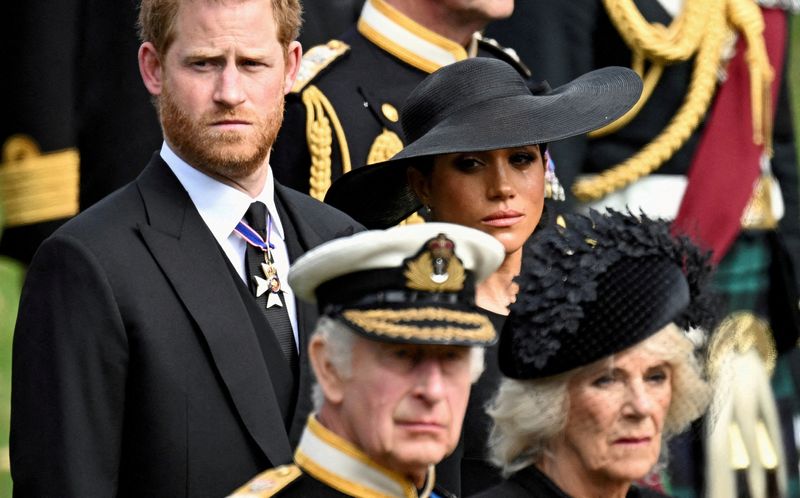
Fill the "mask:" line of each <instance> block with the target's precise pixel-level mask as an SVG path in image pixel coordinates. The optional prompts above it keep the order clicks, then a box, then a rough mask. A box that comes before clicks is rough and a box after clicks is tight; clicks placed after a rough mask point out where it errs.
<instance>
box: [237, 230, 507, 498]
mask: <svg viewBox="0 0 800 498" xmlns="http://www.w3.org/2000/svg"><path fill="white" fill-rule="evenodd" d="M502 259H503V249H502V247H501V246H500V244H499V243H498V242H497V241H496V240H495V239H494V238H492V237H489V236H487V235H486V234H483V233H481V232H479V231H477V230H473V229H470V228H466V227H462V226H457V225H451V224H444V223H428V224H424V225H410V226H402V227H396V228H392V229H390V230H388V231H372V232H364V233H361V234H358V235H356V236H352V237H348V238H346V239H340V240H337V241H333V242H331V243H327V244H325V245H323V246H320V247H319V248H317V249H316V250H314V251H311V252H309V253H308V254H307V255H306V256H305V257H303V258H301V259H300V260H298V262H297V263H296V264H295V265H294V266H293V268H292V270H291V272H290V277H289V280H290V282H291V285H292V288H293V289H295V292H296V293H297V294H298V295H299V296H302V297H304V298H306V299H309V300H313V299H316V301H317V302H318V306H319V309H320V312H321V313H322V317H321V318H320V320H319V322H318V324H317V330H316V332H315V335H314V336H313V338H312V339H311V341H310V343H309V356H310V358H311V362H312V366H313V368H314V372H315V374H316V378H317V382H318V385H317V386H316V392H315V407H316V413H315V414H313V415H311V416H310V417H309V419H308V423H307V424H306V428H305V431H304V433H303V436H302V438H301V440H300V444H299V446H298V448H297V450H296V452H295V455H294V463H293V464H291V465H286V466H282V467H278V468H275V469H271V470H268V471H266V472H264V473H262V474H261V475H259V476H257V477H256V478H254V479H253V480H252V481H250V482H249V483H247V484H245V485H244V486H243V487H242V488H240V489H239V490H238V491H237V492H236V493H235V494H234V496H259V497H264V496H275V495H279V496H315V497H325V496H357V497H363V496H390V497H409V498H412V497H413V498H416V497H427V496H431V497H433V496H442V497H446V496H452V495H451V494H450V493H449V492H447V491H445V490H443V489H440V488H439V487H437V486H436V483H435V472H434V465H435V464H436V463H438V462H439V461H440V460H441V459H443V458H444V457H445V456H446V455H447V454H449V453H450V452H451V451H452V450H453V449H454V448H455V446H456V444H457V442H458V438H459V435H460V433H461V423H462V419H463V417H464V412H465V410H466V406H467V399H468V397H469V390H470V384H471V383H472V382H474V381H475V380H476V379H477V377H478V376H479V375H480V373H481V371H482V370H483V346H485V345H488V344H491V343H492V342H493V341H494V339H495V335H496V334H495V330H494V328H493V327H492V325H491V323H490V322H489V321H488V319H487V317H486V316H484V315H482V314H480V313H479V312H478V310H477V308H476V307H475V284H476V282H479V281H480V280H482V279H483V278H485V277H486V276H488V275H490V274H491V273H492V272H493V271H494V270H495V269H496V268H497V266H498V265H499V263H500V262H501V261H502Z"/></svg>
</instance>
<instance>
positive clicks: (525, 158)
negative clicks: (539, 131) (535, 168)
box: [509, 152, 536, 166]
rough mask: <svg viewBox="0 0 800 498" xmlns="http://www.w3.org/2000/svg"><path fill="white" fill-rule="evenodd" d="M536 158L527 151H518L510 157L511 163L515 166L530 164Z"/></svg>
mask: <svg viewBox="0 0 800 498" xmlns="http://www.w3.org/2000/svg"><path fill="white" fill-rule="evenodd" d="M535 160H536V158H535V157H534V156H533V155H532V154H529V153H527V152H518V153H516V154H513V155H512V156H511V158H510V159H509V161H510V162H511V164H513V165H515V166H527V165H529V164H532V163H533V162H534V161H535Z"/></svg>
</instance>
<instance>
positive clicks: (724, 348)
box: [707, 311, 778, 379]
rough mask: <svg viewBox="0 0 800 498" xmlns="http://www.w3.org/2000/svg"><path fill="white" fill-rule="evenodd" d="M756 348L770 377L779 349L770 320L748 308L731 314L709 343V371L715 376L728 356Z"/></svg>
mask: <svg viewBox="0 0 800 498" xmlns="http://www.w3.org/2000/svg"><path fill="white" fill-rule="evenodd" d="M750 348H755V349H756V351H757V352H758V354H759V356H761V359H762V360H763V361H764V369H765V370H766V371H767V374H768V375H769V376H772V372H773V371H774V370H775V362H776V360H777V358H778V351H777V349H776V348H775V340H774V339H773V338H772V332H771V330H770V328H769V325H767V322H766V321H764V320H762V319H761V318H758V317H756V316H755V315H753V314H752V313H749V312H746V311H737V312H735V313H731V314H730V315H728V316H727V317H726V318H725V320H723V322H722V323H721V324H720V325H719V327H717V329H716V330H715V331H714V335H713V336H712V338H711V342H710V343H709V345H708V366H707V369H708V373H709V376H710V377H711V378H712V379H713V378H716V377H717V375H719V373H720V367H721V366H722V362H723V361H725V357H726V356H727V355H728V354H730V353H732V352H735V353H737V354H743V353H745V352H747V351H748V350H749V349H750Z"/></svg>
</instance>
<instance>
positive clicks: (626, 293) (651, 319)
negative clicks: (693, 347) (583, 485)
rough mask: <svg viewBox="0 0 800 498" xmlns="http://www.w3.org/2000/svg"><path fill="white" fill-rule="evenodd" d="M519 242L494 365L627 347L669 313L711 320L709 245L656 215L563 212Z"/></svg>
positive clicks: (553, 366)
mask: <svg viewBox="0 0 800 498" xmlns="http://www.w3.org/2000/svg"><path fill="white" fill-rule="evenodd" d="M565 225H566V226H560V225H555V226H551V227H548V228H546V229H544V230H542V231H540V232H538V233H537V234H535V235H534V236H533V237H532V238H531V239H530V240H529V242H528V243H527V244H526V246H525V249H524V253H523V259H522V261H523V266H522V271H521V273H520V275H519V277H518V283H519V293H518V295H517V301H516V302H515V303H514V304H512V305H511V307H510V311H511V313H510V315H509V318H508V320H507V321H506V323H505V326H504V328H503V331H502V333H501V336H500V344H499V361H500V370H501V371H502V372H503V373H504V374H505V375H506V376H508V377H512V378H516V379H534V378H540V377H548V376H551V375H555V374H559V373H563V372H566V371H569V370H572V369H574V368H577V367H580V366H584V365H588V364H590V363H592V362H594V361H597V360H599V359H601V358H605V357H607V356H610V355H612V354H614V353H617V352H620V351H622V350H624V349H627V348H629V347H631V346H633V345H635V344H637V343H639V342H641V341H643V340H644V339H646V338H648V337H650V336H651V335H653V334H655V333H656V332H658V331H659V330H661V329H662V328H663V327H664V326H666V325H667V324H669V323H672V322H674V323H676V324H677V325H678V326H680V327H682V328H688V327H690V326H691V327H701V328H703V329H705V330H710V329H711V327H712V326H713V324H714V322H715V321H716V306H715V305H716V300H715V298H714V297H713V296H712V294H711V293H710V291H709V290H708V283H709V279H710V274H711V265H710V263H709V258H710V253H706V252H703V251H701V250H700V249H699V248H697V246H695V245H694V244H693V243H692V242H691V241H690V240H689V239H688V238H685V237H674V236H672V235H671V234H670V231H669V224H668V222H667V221H664V220H653V219H649V218H647V217H646V216H644V214H641V215H640V216H633V215H632V214H630V213H628V214H623V213H619V212H617V211H613V210H611V209H609V210H608V211H607V213H606V214H604V215H603V214H600V213H598V212H597V211H591V212H590V214H589V216H588V217H587V216H582V215H566V216H565Z"/></svg>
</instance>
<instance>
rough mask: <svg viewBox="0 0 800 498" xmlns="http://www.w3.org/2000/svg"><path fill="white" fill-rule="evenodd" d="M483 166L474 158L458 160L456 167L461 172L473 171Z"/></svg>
mask: <svg viewBox="0 0 800 498" xmlns="http://www.w3.org/2000/svg"><path fill="white" fill-rule="evenodd" d="M480 165H481V162H480V161H478V160H477V159H475V158H473V157H462V158H459V159H456V161H455V166H456V168H458V169H459V170H460V171H471V170H473V169H476V168H478V167H479V166H480Z"/></svg>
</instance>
